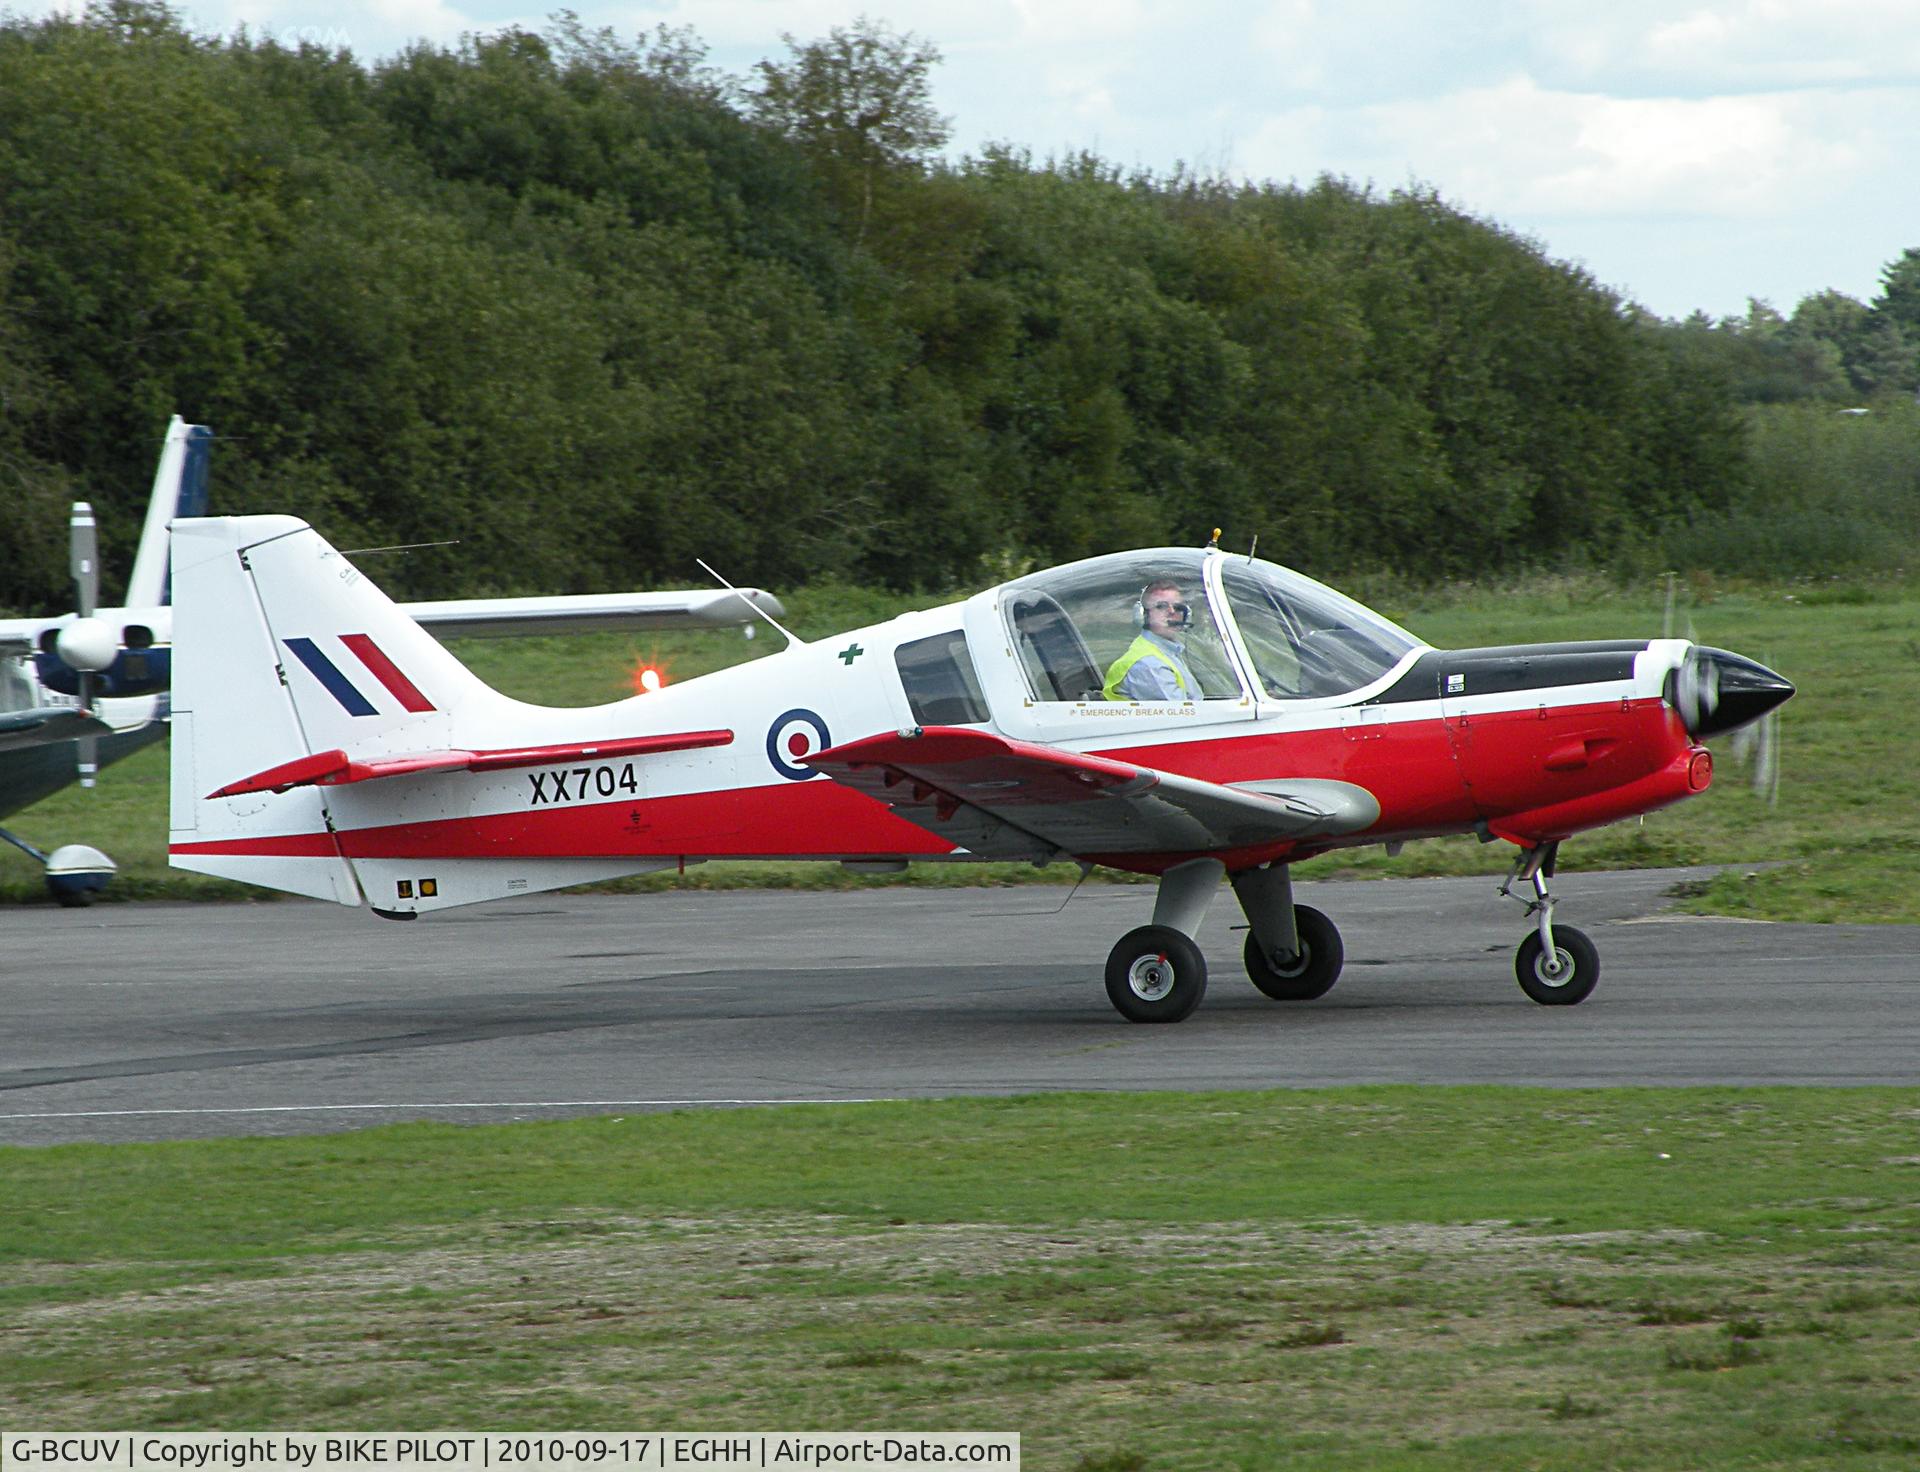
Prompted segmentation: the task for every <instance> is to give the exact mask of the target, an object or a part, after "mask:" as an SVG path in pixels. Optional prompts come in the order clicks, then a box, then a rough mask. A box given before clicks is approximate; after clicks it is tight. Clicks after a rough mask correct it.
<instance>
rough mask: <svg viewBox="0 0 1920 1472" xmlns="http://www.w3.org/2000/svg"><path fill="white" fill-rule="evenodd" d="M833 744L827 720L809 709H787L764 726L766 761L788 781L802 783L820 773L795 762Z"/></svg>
mask: <svg viewBox="0 0 1920 1472" xmlns="http://www.w3.org/2000/svg"><path fill="white" fill-rule="evenodd" d="M831 745H833V738H832V737H831V736H829V735H828V734H827V723H826V722H825V721H823V720H821V719H820V717H819V716H817V715H815V714H814V713H813V712H812V711H810V710H804V709H801V710H790V711H788V712H787V713H786V714H784V715H782V716H778V717H776V718H775V719H774V723H773V724H772V725H771V726H769V727H767V760H768V761H770V762H772V763H773V769H774V771H776V772H778V773H779V774H780V775H781V776H782V777H785V778H786V779H787V780H788V781H791V782H804V781H806V780H807V779H808V778H809V777H818V776H820V775H821V773H819V772H816V771H815V770H814V769H813V768H812V767H803V766H798V765H796V763H798V762H800V761H802V760H803V759H804V758H806V757H810V756H812V755H814V754H815V753H816V752H822V751H825V750H826V749H827V748H828V747H829V746H831Z"/></svg>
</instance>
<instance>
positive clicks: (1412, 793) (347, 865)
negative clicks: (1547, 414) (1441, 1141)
mask: <svg viewBox="0 0 1920 1472" xmlns="http://www.w3.org/2000/svg"><path fill="white" fill-rule="evenodd" d="M174 579H175V604H176V612H175V618H176V622H177V633H176V639H175V667H174V694H173V792H172V834H171V854H172V862H173V863H174V864H175V865H176V866H178V867H181V868H187V869H194V870H199V871H201V872H204V873H209V874H218V875H225V876H229V877H232V878H236V879H243V880H248V881H250V882H252V883H256V884H261V885H266V886H269V887H271V888H276V889H282V890H289V891H292V892H294V893H296V894H305V895H315V896H319V897H321V898H324V899H331V900H336V901H338V902H340V903H342V904H349V905H356V904H360V903H361V902H362V901H363V900H364V901H365V902H366V903H367V904H368V905H369V906H371V907H372V909H373V910H374V912H375V913H376V914H380V915H384V916H387V917H389V918H395V919H412V918H413V917H414V916H416V915H418V914H421V913H423V912H426V911H432V910H440V909H445V908H447V907H449V906H453V905H466V904H473V903H476V902H478V901H481V900H491V899H500V898H504V897H507V896H512V895H520V894H527V893H531V892H533V891H536V890H545V889H554V888H558V887H560V886H563V885H569V884H578V883H582V882H584V881H588V880H596V879H604V878H611V877H613V876H615V875H621V874H635V873H642V872H645V871H648V870H652V869H661V868H668V867H673V866H677V865H683V864H688V863H696V862H699V861H702V860H706V859H721V858H769V859H770V858H781V859H796V858H803V859H838V860H840V861H842V862H844V863H847V864H849V865H850V866H853V867H856V868H862V869H889V868H897V867H901V866H904V864H905V863H906V861H907V860H909V859H922V860H1009V859H1016V860H1029V861H1032V862H1034V863H1036V864H1046V863H1049V862H1051V861H1053V860H1056V859H1068V860H1073V861H1077V862H1079V863H1082V864H1106V865H1111V866H1113V867H1116V868H1120V869H1126V870H1132V871H1134V872H1136V873H1142V874H1152V875H1157V876H1158V877H1159V881H1160V883H1159V892H1158V897H1157V900H1156V903H1155V905H1154V911H1153V921H1152V923H1151V924H1149V925H1145V926H1142V927H1140V928H1139V929H1137V930H1134V931H1131V932H1130V933H1128V934H1127V935H1126V936H1124V937H1123V938H1122V939H1121V940H1120V942H1119V943H1118V944H1117V945H1115V946H1114V948H1113V951H1112V953H1111V955H1110V956H1109V957H1108V960H1107V969H1106V985H1107V995H1108V997H1109V998H1110V999H1111V1001H1112V1002H1113V1005H1114V1006H1115V1007H1116V1008H1117V1009H1118V1010H1119V1011H1120V1012H1121V1013H1122V1015H1124V1016H1125V1017H1127V1018H1128V1019H1130V1020H1132V1021H1135V1022H1174V1021H1178V1020H1179V1019H1181V1018H1183V1017H1185V1016H1186V1015H1187V1014H1188V1013H1189V1012H1191V1011H1192V1010H1193V1008H1194V1007H1195V1006H1196V1005H1197V1004H1198V1003H1199V1001H1200V999H1201V996H1202V995H1203V994H1204V992H1205V989H1206V979H1207V970H1206V962H1205V960H1204V958H1203V957H1202V956H1201V953H1200V950H1199V948H1198V947H1197V946H1196V945H1195V943H1194V940H1193V937H1194V935H1195V933H1196V931H1197V929H1198V927H1199V924H1200V921H1201V918H1202V916H1203V915H1204V913H1205V911H1206V908H1207V906H1208V903H1209V901H1210V900H1211V899H1212V898H1213V895H1214V893H1215V891H1216V890H1217V888H1218V885H1219V880H1220V877H1221V876H1222V875H1223V874H1224V875H1226V876H1227V877H1228V878H1229V879H1230V880H1231V882H1232V885H1233V889H1234V893H1235V895H1236V896H1237V897H1238V899H1239V901H1240V903H1241V905H1242V907H1243V908H1244V909H1245V911H1246V916H1247V920H1248V922H1249V924H1250V933H1249V936H1248V939H1247V944H1246V956H1245V959H1246V966H1247V971H1248V973H1249V975H1250V976H1251V978H1252V980H1253V983H1254V985H1255V986H1257V987H1258V988H1259V989H1260V990H1261V991H1262V992H1264V993H1266V994H1267V995H1268V996H1270V997H1274V998H1276V999H1281V1000H1303V999H1308V998H1312V997H1317V996H1320V995H1322V994H1323V993H1325V992H1326V990H1327V989H1328V988H1329V987H1331V986H1332V985H1333V983H1334V981H1335V979H1336V978H1337V977H1338V975H1339V972H1340V966H1341V962H1342V959H1343V949H1342V945H1341V941H1340V934H1339V931H1338V930H1336V929H1335V927H1334V925H1333V922H1332V921H1331V920H1329V919H1328V918H1327V917H1326V916H1325V915H1323V914H1321V913H1320V912H1319V911H1318V910H1314V909H1311V908H1309V907H1307V906H1304V905H1301V906H1296V905H1295V904H1294V903H1293V895H1292V884H1291V880H1290V878H1289V865H1291V864H1292V863H1294V862H1295V861H1297V860H1300V859H1305V858H1309V857H1311V856H1313V855H1315V854H1319V853H1324V852H1326V851H1327V850H1329V849H1333V848H1343V847H1352V846H1358V845H1363V844H1375V843H1384V844H1387V845H1390V846H1392V845H1398V844H1400V843H1402V842H1404V841H1406V840H1408V839H1413V838H1425V837H1432V836H1436V835H1441V834H1449V833H1466V832H1474V833H1478V834H1479V835H1480V836H1481V837H1482V838H1483V839H1486V840H1491V839H1494V838H1499V839H1505V840H1507V841H1508V842H1510V843H1513V844H1515V845H1517V846H1518V847H1519V849H1520V854H1519V857H1518V859H1517V862H1516V866H1515V871H1516V876H1517V877H1518V878H1520V879H1523V880H1526V881H1528V882H1530V883H1531V885H1532V886H1533V889H1534V892H1535V899H1534V901H1533V906H1532V910H1533V914H1534V915H1535V916H1536V924H1535V925H1534V926H1533V928H1532V929H1531V930H1530V931H1529V933H1528V935H1527V937H1526V939H1525V940H1524V941H1523V942H1522V944H1521V946H1520V950H1519V955H1518V958H1517V962H1516V970H1517V973H1518V976H1519V980H1520V985H1521V987H1522V988H1523V989H1524V990H1525V991H1526V993H1527V995H1528V996H1530V997H1532V998H1533V999H1534V1000H1535V1001H1537V1002H1542V1003H1546V1004H1550V1005H1551V1004H1566V1003H1573V1002H1578V1001H1580V1000H1582V999H1583V998H1584V997H1586V995H1587V994H1588V993H1589V992H1590V991H1591V990H1592V989H1593V985H1594V982H1595V980H1596V978H1597V976H1598V967H1599V963H1598V959H1597V956H1596V954H1595V951H1594V947H1593V945H1592V943H1591V942H1590V941H1589V940H1588V939H1587V938H1586V937H1585V936H1584V935H1582V934H1581V933H1580V932H1579V931H1577V930H1574V929H1573V928H1571V927H1570V926H1566V925H1555V923H1554V919H1553V900H1552V899H1551V897H1550V896H1549V894H1548V889H1547V883H1546V881H1547V879H1548V877H1550V876H1551V874H1552V872H1553V860H1554V855H1555V851H1556V849H1557V847H1558V845H1559V843H1560V841H1561V840H1562V839H1565V838H1567V837H1568V836H1570V835H1571V834H1574V833H1577V832H1580V831H1582V830H1584V829H1588V828H1595V827H1599V826H1600V825H1602V824H1606V823H1611V822H1615V821H1617V820H1619V819H1621V818H1626V817H1631V816H1633V815H1635V814H1639V813H1645V812H1649V811H1651V810H1652V809H1655V808H1659V807H1663V806H1665V805H1666V804H1669V803H1672V802H1676V801H1678V800H1679V799H1681V798H1684V797H1687V796H1689V795H1691V794H1693V793H1696V792H1700V791H1702V790H1704V789H1705V788H1706V786H1707V784H1708V783H1709V781H1710V780H1711V778H1712V772H1713V761H1712V758H1711V756H1709V754H1708V753H1707V751H1706V749H1705V748H1704V747H1702V746H1701V745H1700V744H1699V742H1700V740H1701V739H1702V738H1704V737H1707V736H1711V735H1715V734H1717V733H1720V732H1724V731H1731V730H1734V729H1736V728H1737V727H1739V726H1742V725H1745V724H1747V723H1748V722H1750V721H1753V720H1756V719H1758V718H1759V717H1761V716H1762V715H1764V714H1765V713H1766V712H1767V711H1769V710H1771V709H1772V708H1773V707H1774V706H1776V705H1778V704H1779V703H1780V702H1781V701H1783V700H1785V699H1786V698H1787V697H1788V696H1790V695H1791V694H1792V693H1793V687H1792V686H1791V685H1789V684H1788V683H1787V682H1786V681H1785V680H1783V679H1781V678H1780V677H1779V676H1778V675H1776V674H1774V673H1773V672H1772V671H1771V670H1768V669H1766V668H1764V667H1763V666H1761V665H1758V664H1756V663H1754V662H1753V661H1751V660H1748V659H1743V658H1741V657H1740V656H1738V655H1734V654H1729V653H1726V652H1724V651H1721V650H1716V649H1708V648H1704V647H1701V646H1698V645H1695V644H1693V643H1691V642H1689V641H1687V640H1683V639H1654V640H1626V641H1614V642H1606V643H1581V644H1530V645H1516V646H1508V647H1501V648H1489V649H1456V650H1440V649H1434V648H1432V647H1431V646H1429V645H1427V644H1424V643H1422V642H1421V641H1420V640H1419V639H1417V638H1415V637H1414V636H1413V635H1412V634H1409V633H1407V632H1406V631H1405V630H1404V629H1401V628H1399V627H1398V626H1396V625H1395V624H1392V623H1390V622H1389V621H1387V620H1386V619H1384V618H1382V617H1380V616H1379V615H1378V614H1376V613H1374V612H1372V611H1371V610H1369V609H1367V608H1365V607H1362V606H1361V605H1360V604H1358V603H1355V602H1353V601H1352V600H1351V599H1348V598H1345V597H1343V596H1342V595H1341V594H1339V593H1336V592H1334V591H1333V590H1332V589H1330V588H1327V587H1324V586H1322V585H1321V584H1319V583H1316V582H1313V581H1312V580H1311V579H1308V578H1305V577H1302V576H1300V575H1299V574H1297V573H1293V572H1290V571H1288V570H1286V569H1285V568H1281V567H1277V566H1275V565H1273V564H1272V563H1267V562H1259V561H1255V560H1253V559H1252V558H1251V557H1243V556H1237V555H1231V554H1228V553H1224V552H1221V551H1219V550H1217V549H1212V548H1209V549H1205V550H1195V549H1191V548H1159V549H1156V550H1151V551H1140V552H1122V553H1115V554H1113V555H1111V556H1106V557H1096V558H1093V559H1090V560H1088V561H1085V562H1077V563H1073V564H1071V565H1069V566H1066V567H1060V568H1055V569H1052V570H1050V571H1047V572H1040V573H1035V574H1033V575H1031V576H1028V577H1022V578H1017V579H1015V580H1014V581H1012V582H1008V583H1004V584H1002V585H1001V586H999V587H997V588H992V589H989V590H988V591H986V592H984V593H979V594H976V595H975V596H974V597H972V598H969V599H967V600H965V601H964V602H960V603H954V604H949V605H947V606H945V607H942V608H935V609H930V610H928V611H925V612H920V613H911V614H906V615H903V616H901V617H900V618H896V619H894V620H893V621H892V622H890V623H885V624H880V625H877V626H875V627H873V628H867V629H861V630H858V631H857V632H854V633H851V634H842V635H840V636H838V637H836V638H834V639H831V640H826V641H822V642H818V643H811V644H809V643H803V642H801V641H799V640H797V639H791V636H789V637H790V639H791V642H790V645H789V647H788V648H787V649H785V650H784V651H783V652H781V653H779V654H776V655H773V656H771V657H768V658H764V659H761V660H757V661H754V662H752V663H749V664H745V665H741V666H737V667H735V668H732V669H728V670H722V671H719V672H718V673H715V674H710V675H705V676H702V677H700V678H698V679H693V680H688V681H685V682H684V683H681V684H676V685H673V686H670V687H668V688H666V689H663V690H660V691H658V692H655V693H651V694H646V695H641V696H636V697H634V698H633V699H630V700H623V701H619V702H617V703H615V704H611V705H604V706H597V707H593V708H589V709H579V710H555V709H548V708H545V707H541V706H534V705H527V704H523V703H522V702H519V701H516V700H511V699H509V698H507V697H506V696H503V695H500V694H498V693H497V692H495V691H493V690H491V689H489V688H488V687H487V686H486V685H484V684H482V683H481V682H480V681H479V680H478V679H477V678H476V677H475V676H473V675H472V674H470V673H469V672H468V671H467V670H466V669H465V668H464V667H463V666H462V665H461V664H460V663H459V662H458V661H457V660H455V659H454V657H453V656H452V655H451V654H449V653H448V652H447V651H446V650H445V649H444V648H442V647H441V645H440V644H438V643H437V642H435V640H434V639H433V638H432V637H431V636H430V635H428V634H427V633H425V632H424V631H423V630H422V629H421V628H420V627H419V625H417V624H416V623H414V622H413V621H412V620H410V619H409V618H407V617H406V616H405V614H404V613H403V612H402V611H401V610H400V609H399V608H398V607H397V606H396V605H395V604H393V603H392V602H390V601H389V600H388V599H387V597H386V596H385V595H384V594H383V593H381V592H380V591H379V590H378V589H377V588H376V587H374V585H373V584H372V583H371V582H369V581H368V580H367V578H366V577H364V576H363V575H362V574H361V572H360V571H359V570H358V569H357V568H356V567H354V566H353V565H352V564H351V563H350V562H349V561H348V560H347V559H346V558H345V557H343V556H342V555H341V554H340V553H338V552H337V551H335V550H334V549H333V548H332V547H331V546H329V545H328V544H327V542H326V541H325V540H324V539H323V538H321V537H320V536H319V535H318V534H317V533H316V532H314V531H313V530H312V529H311V528H310V527H308V526H307V525H306V524H305V523H303V522H300V521H297V520H295V519H293V518H291V517H278V516H252V517H232V518H216V519H203V520H184V521H179V522H176V523H175V524H174ZM1147 605H1152V607H1151V610H1150V609H1149V607H1148V606H1147ZM1148 633H1151V634H1153V635H1155V636H1156V637H1159V638H1162V639H1163V640H1164V641H1165V643H1166V644H1167V645H1170V646H1171V647H1172V649H1173V651H1174V658H1173V659H1172V660H1165V659H1161V658H1160V657H1159V656H1157V655H1154V654H1152V653H1151V652H1149V653H1148V654H1147V658H1146V662H1147V663H1148V664H1149V666H1152V667H1153V670H1154V672H1155V673H1156V674H1159V675H1160V676H1161V679H1160V683H1161V684H1163V685H1168V687H1169V688H1170V689H1171V690H1172V691H1173V693H1172V695H1171V697H1156V698H1152V699H1148V700H1144V701H1136V700H1133V699H1129V698H1127V693H1126V689H1125V688H1122V683H1123V682H1122V681H1121V679H1120V677H1119V675H1118V674H1116V672H1115V671H1116V667H1118V666H1121V665H1124V664H1126V663H1127V662H1128V660H1129V659H1132V658H1135V657H1137V656H1139V655H1140V654H1141V653H1142V651H1143V649H1144V648H1145V646H1144V644H1143V643H1142V640H1143V639H1144V637H1145V635H1146V634H1148ZM1160 666H1166V667H1167V668H1169V669H1171V668H1174V667H1180V668H1181V674H1180V676H1179V678H1178V679H1174V680H1172V681H1171V684H1170V685H1169V684H1168V680H1167V678H1166V676H1165V673H1164V671H1163V670H1161V668H1160ZM1129 683H1131V682H1129ZM1148 683H1149V684H1151V683H1152V682H1151V681H1149V682H1148ZM1109 691H1111V692H1112V693H1109Z"/></svg>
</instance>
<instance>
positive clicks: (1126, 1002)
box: [1107, 859, 1346, 1022]
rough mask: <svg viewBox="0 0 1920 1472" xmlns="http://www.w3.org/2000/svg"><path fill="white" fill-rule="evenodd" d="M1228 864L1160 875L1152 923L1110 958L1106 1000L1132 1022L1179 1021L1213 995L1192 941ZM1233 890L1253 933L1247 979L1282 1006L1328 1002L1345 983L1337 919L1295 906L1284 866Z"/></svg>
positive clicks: (1239, 880) (1184, 867)
mask: <svg viewBox="0 0 1920 1472" xmlns="http://www.w3.org/2000/svg"><path fill="white" fill-rule="evenodd" d="M1225 870H1226V866H1225V865H1224V864H1222V863H1221V862H1220V861H1219V860H1218V859H1192V860H1189V861H1188V862H1187V863H1184V864H1180V865H1177V866H1175V867H1174V868H1172V869H1169V870H1167V872H1166V873H1165V874H1163V875H1161V876H1160V894H1159V897H1158V898H1157V899H1156V900H1155V902H1154V906H1153V923H1152V924H1151V925H1142V926H1141V927H1140V928H1139V929H1138V930H1130V931H1128V932H1127V934H1125V935H1124V936H1122V937H1121V938H1120V943H1119V944H1118V945H1116V946H1115V947H1114V948H1113V950H1112V952H1111V953H1110V954H1109V955H1108V956H1107V999H1108V1000H1109V1001H1111V1002H1112V1003H1113V1005H1114V1008H1115V1010H1116V1011H1118V1012H1119V1013H1120V1015H1121V1016H1122V1017H1124V1018H1126V1019H1127V1021H1129V1022H1178V1021H1180V1020H1181V1019H1182V1018H1184V1017H1185V1016H1186V1015H1187V1014H1188V1013H1190V1012H1191V1011H1193V1009H1194V1008H1195V1007H1198V1006H1199V1005H1200V999H1201V998H1202V997H1204V996H1205V995H1206V994H1207V961H1206V957H1205V956H1203V955H1201V953H1200V947H1199V946H1198V945H1197V944H1195V942H1194V939H1193V937H1194V935H1195V933H1196V932H1197V931H1198V930H1199V928H1200V922H1201V921H1202V920H1203V919H1205V918H1206V913H1207V906H1208V905H1209V904H1210V903H1211V902H1212V900H1213V895H1214V891H1215V890H1216V889H1218V888H1219V884H1220V876H1221V874H1223V873H1224V872H1225ZM1232 877H1233V892H1234V894H1235V895H1236V896H1238V898H1239V900H1240V908H1241V909H1242V910H1244V911H1245V912H1246V916H1247V924H1248V927H1249V930H1248V935H1247V945H1246V952H1245V959H1246V966H1247V975H1248V977H1249V978H1250V979H1251V980H1252V982H1253V984H1254V985H1255V986H1256V987H1258V988H1259V989H1260V990H1261V991H1262V992H1264V993H1265V994H1266V995H1267V996H1269V997H1272V998H1273V999H1274V1000H1275V1001H1277V1002H1307V1001H1312V1000H1313V999H1314V998H1315V997H1323V996H1325V995H1326V994H1327V992H1328V991H1329V990H1330V989H1331V988H1332V986H1333V984H1334V982H1336V981H1338V980H1339V979H1340V967H1341V964H1342V963H1343V962H1344V961H1345V960H1346V949H1345V947H1344V946H1342V945H1341V943H1340V932H1339V930H1338V929H1337V928H1336V927H1335V925H1334V923H1333V921H1331V920H1329V919H1328V918H1327V917H1326V916H1325V915H1323V914H1322V913H1321V912H1320V911H1318V910H1316V909H1314V908H1313V907H1312V906H1310V905H1296V904H1294V902H1293V879H1292V876H1291V874H1290V873H1289V872H1288V870H1287V866H1286V865H1285V864H1270V865H1268V866H1267V867H1265V868H1262V869H1246V870H1243V871H1241V872H1240V873H1238V874H1235V875H1233V876H1232Z"/></svg>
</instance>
